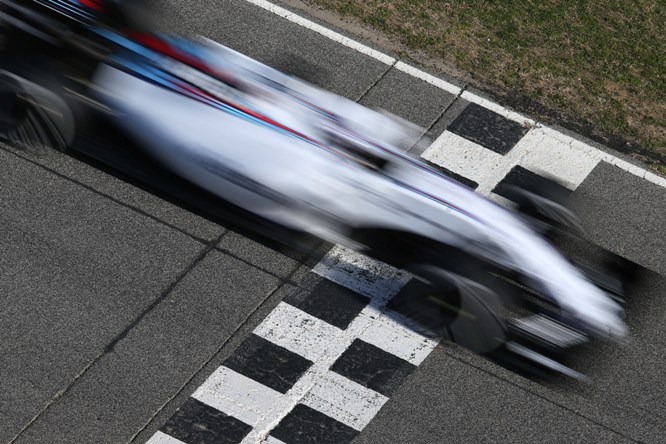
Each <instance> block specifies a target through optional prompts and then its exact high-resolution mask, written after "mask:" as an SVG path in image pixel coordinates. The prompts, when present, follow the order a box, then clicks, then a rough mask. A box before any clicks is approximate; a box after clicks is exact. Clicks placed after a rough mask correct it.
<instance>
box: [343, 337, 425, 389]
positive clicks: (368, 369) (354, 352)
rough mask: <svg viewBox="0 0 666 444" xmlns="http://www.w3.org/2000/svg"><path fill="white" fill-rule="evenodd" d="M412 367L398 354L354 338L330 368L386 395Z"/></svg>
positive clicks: (400, 382)
mask: <svg viewBox="0 0 666 444" xmlns="http://www.w3.org/2000/svg"><path fill="white" fill-rule="evenodd" d="M415 368H416V366H415V365H413V364H410V363H409V362H407V361H405V360H404V359H402V358H399V357H397V356H395V355H392V354H391V353H388V352H385V351H384V350H382V349H381V348H379V347H375V346H374V345H372V344H368V343H367V342H364V341H362V340H360V339H356V340H355V341H354V342H352V344H351V345H350V346H349V348H348V349H347V350H345V352H344V353H343V354H342V355H341V356H340V357H339V358H338V360H337V361H335V363H334V364H333V366H332V367H331V370H333V371H334V372H336V373H338V374H340V375H342V376H344V377H346V378H349V379H351V380H352V381H354V382H357V383H359V384H361V385H362V386H364V387H367V388H369V389H372V390H374V391H376V392H378V393H381V394H382V395H384V396H390V395H391V393H393V390H395V389H396V388H398V387H399V386H400V384H402V381H404V379H405V378H406V377H407V376H408V375H409V374H410V373H411V372H412V371H414V369H415Z"/></svg>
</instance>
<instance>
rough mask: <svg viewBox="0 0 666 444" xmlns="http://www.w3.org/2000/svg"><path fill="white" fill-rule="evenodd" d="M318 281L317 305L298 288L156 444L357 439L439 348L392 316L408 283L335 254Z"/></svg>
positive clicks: (382, 268)
mask: <svg viewBox="0 0 666 444" xmlns="http://www.w3.org/2000/svg"><path fill="white" fill-rule="evenodd" d="M313 277H316V280H318V281H319V282H318V283H317V284H316V285H315V287H314V290H313V291H312V293H311V295H310V297H306V293H305V292H304V290H303V289H300V288H294V289H293V291H292V292H291V294H289V295H288V296H287V297H285V298H284V300H283V301H282V302H281V303H280V304H279V305H278V306H277V307H276V309H275V310H274V311H273V312H271V314H269V316H268V317H267V318H266V319H265V320H264V321H263V322H262V323H261V324H260V325H259V326H258V327H257V328H256V329H255V331H254V332H253V334H252V335H250V337H249V338H248V339H247V340H246V341H244V342H243V344H241V345H240V346H239V347H238V349H237V350H236V351H235V352H234V353H233V354H232V356H230V357H229V358H228V359H227V360H226V361H225V362H224V363H223V365H222V366H221V367H219V368H218V369H217V370H216V371H215V372H214V373H213V374H212V375H211V376H210V377H209V378H208V379H207V380H206V381H205V382H204V383H203V384H202V385H201V386H200V387H199V388H198V389H197V390H196V391H195V392H194V394H193V395H192V397H191V398H190V399H189V400H188V401H187V402H186V404H185V405H184V406H183V407H181V408H180V409H179V410H178V411H177V412H176V413H175V414H174V416H173V417H172V418H171V419H170V420H169V421H168V422H167V423H166V424H165V425H164V426H163V427H162V428H161V429H160V431H159V432H158V433H157V434H155V435H154V436H153V437H152V438H151V440H150V441H149V442H150V443H151V444H155V443H161V442H169V443H171V444H173V443H177V442H184V443H191V442H201V443H208V442H210V443H212V442H236V443H241V442H242V443H250V442H261V441H264V442H273V443H278V442H285V443H301V442H331V443H336V444H338V443H345V442H350V441H351V440H352V439H353V438H354V437H355V436H357V435H358V433H359V432H360V431H361V430H362V429H363V428H364V427H365V426H366V425H367V424H368V423H369V422H370V421H371V420H372V418H373V417H374V416H375V414H376V413H377V412H378V411H379V410H380V409H381V408H382V406H383V405H384V404H385V403H386V401H387V400H388V397H389V396H390V395H391V393H392V392H393V391H394V390H395V389H396V388H397V387H398V386H399V385H400V384H401V383H402V381H403V380H404V379H405V378H406V377H407V376H408V375H409V374H410V373H411V372H412V371H413V370H414V369H415V368H416V366H418V365H419V364H420V363H421V362H422V361H423V359H425V357H426V356H427V355H428V354H429V353H430V351H431V350H432V349H433V348H434V347H435V346H436V344H437V341H436V340H433V339H430V338H428V337H426V336H425V335H422V334H420V333H418V332H417V331H415V330H413V329H410V328H409V327H407V326H406V325H409V323H410V322H409V320H407V319H406V318H403V317H402V316H401V315H400V314H398V313H397V312H394V311H392V310H390V309H388V308H387V303H388V302H389V301H390V300H391V298H392V297H393V296H394V295H395V294H396V293H398V292H399V291H400V289H401V288H403V286H404V284H405V283H406V282H408V281H409V278H410V276H409V275H408V274H407V273H405V272H403V271H400V270H396V269H394V268H392V267H389V266H387V265H385V264H382V263H379V262H376V261H373V260H371V259H368V258H366V257H364V256H362V255H360V254H357V253H354V252H352V251H349V250H346V249H344V248H341V247H335V248H334V249H333V250H332V251H331V252H329V254H328V255H327V256H326V257H324V259H322V261H321V262H320V263H319V264H318V265H317V266H316V267H315V268H314V269H313V271H312V274H311V276H310V279H312V278H313ZM215 412H219V414H217V413H215ZM197 415H199V416H197ZM209 422H210V424H209ZM204 430H205V433H204V432H203V431H204Z"/></svg>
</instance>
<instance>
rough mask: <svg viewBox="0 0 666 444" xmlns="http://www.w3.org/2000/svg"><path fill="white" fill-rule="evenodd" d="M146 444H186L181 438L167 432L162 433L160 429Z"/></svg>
mask: <svg viewBox="0 0 666 444" xmlns="http://www.w3.org/2000/svg"><path fill="white" fill-rule="evenodd" d="M146 444H185V443H184V442H183V441H181V440H180V439H176V438H174V437H173V436H169V435H167V434H166V433H162V432H160V431H159V430H158V431H157V432H155V434H154V435H153V436H151V437H150V439H149V440H148V441H146Z"/></svg>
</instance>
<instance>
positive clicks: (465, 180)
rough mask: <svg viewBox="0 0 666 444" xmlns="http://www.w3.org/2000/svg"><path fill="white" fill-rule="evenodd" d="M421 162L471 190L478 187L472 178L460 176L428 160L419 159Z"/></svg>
mask: <svg viewBox="0 0 666 444" xmlns="http://www.w3.org/2000/svg"><path fill="white" fill-rule="evenodd" d="M420 160H421V162H423V163H425V164H426V165H428V166H429V167H430V168H432V169H434V170H436V171H439V172H440V173H442V174H444V175H445V176H449V177H450V178H451V179H453V180H456V181H458V182H460V183H461V184H463V185H465V186H466V187H469V188H471V189H473V190H476V189H477V188H478V187H479V184H478V183H476V182H474V181H473V180H472V179H468V178H466V177H465V176H461V175H460V174H458V173H454V172H453V171H451V170H449V169H448V168H444V167H443V166H441V165H437V164H436V163H432V162H430V161H429V160H426V159H423V158H421V159H420Z"/></svg>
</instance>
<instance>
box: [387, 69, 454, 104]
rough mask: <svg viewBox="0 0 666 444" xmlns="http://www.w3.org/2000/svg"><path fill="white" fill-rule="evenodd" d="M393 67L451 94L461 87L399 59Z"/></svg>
mask: <svg viewBox="0 0 666 444" xmlns="http://www.w3.org/2000/svg"><path fill="white" fill-rule="evenodd" d="M395 69H397V70H399V71H402V72H404V73H406V74H409V75H411V76H412V77H416V78H417V79H421V80H423V81H424V82H426V83H430V84H431V85H433V86H436V87H437V88H439V89H443V90H444V91H447V92H450V93H451V94H454V95H456V96H457V95H459V94H460V93H461V92H462V89H460V88H459V87H457V86H455V85H453V84H452V83H449V82H446V81H444V80H442V79H440V78H438V77H435V76H433V75H431V74H428V73H426V72H423V71H421V70H420V69H417V68H414V67H413V66H411V65H408V64H406V63H403V62H400V61H399V62H397V63H396V64H395Z"/></svg>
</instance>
